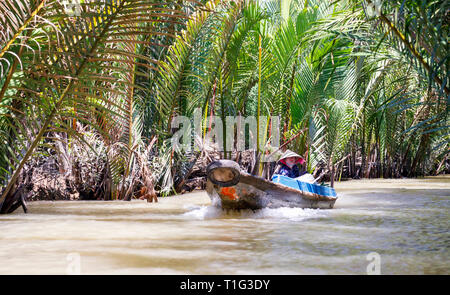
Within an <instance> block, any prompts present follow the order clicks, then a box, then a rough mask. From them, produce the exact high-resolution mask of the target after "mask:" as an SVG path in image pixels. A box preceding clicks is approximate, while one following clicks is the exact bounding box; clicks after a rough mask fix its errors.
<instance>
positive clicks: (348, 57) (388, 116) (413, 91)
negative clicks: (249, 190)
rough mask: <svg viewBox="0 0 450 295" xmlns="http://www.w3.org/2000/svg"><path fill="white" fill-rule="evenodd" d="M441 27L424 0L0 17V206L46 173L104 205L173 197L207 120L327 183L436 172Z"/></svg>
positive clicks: (49, 0)
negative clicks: (152, 194)
mask: <svg viewBox="0 0 450 295" xmlns="http://www.w3.org/2000/svg"><path fill="white" fill-rule="evenodd" d="M67 3H72V4H75V5H69V6H68V5H67ZM449 20H450V6H449V3H448V1H426V0H421V1H410V0H394V1H375V0H373V1H369V0H367V1H352V0H341V1H318V0H317V1H307V0H283V1H278V0H277V1H275V0H273V1H270V0H266V1H257V0H253V1H252V0H247V1H246V0H235V1H219V0H211V1H208V2H205V1H194V0H192V1H179V0H174V1H164V2H158V1H154V0H127V1H125V0H103V1H97V0H95V1H94V0H79V1H75V0H73V1H60V0H6V1H2V2H1V3H0V30H1V34H0V50H1V51H0V74H1V76H0V101H1V103H0V141H1V142H2V144H1V146H0V188H2V194H1V199H0V204H1V203H3V201H4V200H5V199H7V198H13V197H14V196H15V195H17V193H23V192H24V191H26V190H27V188H25V187H22V186H21V184H23V183H25V182H26V180H27V179H28V180H30V179H31V178H30V177H32V176H30V169H31V170H32V169H33V168H32V167H37V166H39V163H41V162H45V161H46V159H49V158H54V159H56V167H58V173H59V175H63V176H64V178H66V179H75V180H74V182H75V183H76V185H77V186H78V188H77V189H78V190H82V188H80V187H81V186H84V187H85V186H86V184H87V183H88V184H89V188H83V189H88V190H90V191H95V193H96V194H97V195H98V194H100V195H101V196H102V198H104V199H115V198H119V199H130V198H131V197H132V196H133V195H134V193H135V192H136V191H137V190H138V189H140V188H141V187H145V188H146V190H147V191H153V189H154V187H153V186H154V185H155V186H156V189H157V190H158V191H159V192H161V193H169V192H171V191H173V190H175V191H180V189H179V188H180V184H182V183H184V181H185V179H186V178H187V177H188V176H189V174H190V171H191V170H192V167H193V165H194V164H195V162H196V161H197V160H199V158H201V157H203V156H204V155H205V153H206V151H207V145H208V143H207V142H205V136H206V133H207V130H208V129H209V128H210V127H211V122H210V121H209V116H211V115H217V116H220V117H221V118H225V117H226V116H237V115H242V116H244V117H248V116H258V115H261V116H264V115H271V116H277V115H279V116H280V118H281V121H280V130H281V131H282V136H281V141H282V142H281V143H284V145H283V147H284V148H289V149H291V150H294V151H296V152H298V153H299V154H301V155H303V156H304V157H305V159H306V160H307V166H306V169H307V170H308V171H309V172H311V173H313V174H314V175H315V176H320V175H321V176H323V177H325V178H326V179H329V180H331V182H333V181H334V180H335V179H340V178H341V176H345V177H401V176H418V175H430V174H438V173H441V172H445V171H446V169H447V170H448V153H449V142H450V134H449V128H448V127H449V118H448V106H449V104H448V101H449V99H448V97H449V94H450V92H449V87H450V85H449V82H450V78H449V53H448V52H449V51H448V46H449V42H448V41H449V40H448V36H449V23H450V21H449ZM198 108H200V110H201V117H202V126H201V130H202V131H201V132H200V133H199V134H198V133H197V134H196V137H197V139H199V140H200V141H201V142H202V143H203V145H202V146H203V149H202V150H201V151H192V152H191V153H177V152H176V151H174V150H173V149H172V148H171V145H170V138H171V135H172V134H173V131H174V129H173V128H171V122H172V119H173V118H174V116H176V115H185V116H189V117H192V116H193V113H194V110H195V109H198ZM269 125H270V121H269V122H267V127H266V128H263V130H258V134H261V135H260V137H259V138H261V142H260V145H259V146H260V147H261V148H258V149H257V151H256V154H255V159H254V161H253V164H252V165H253V167H250V168H249V170H251V171H254V172H255V173H261V172H262V170H263V169H262V168H263V166H262V165H261V166H260V164H259V163H258V159H259V157H260V156H259V154H260V153H262V154H265V153H268V152H272V151H273V148H272V147H270V140H271V134H270V130H271V129H270V128H269ZM222 132H223V136H224V138H227V135H228V136H230V135H229V134H226V133H227V132H229V130H227V128H223V130H222ZM231 136H234V135H231ZM221 157H227V158H230V157H233V158H234V157H236V153H235V151H233V150H230V151H228V150H227V151H225V153H222V154H221ZM89 167H90V168H89ZM94 167H96V168H95V169H98V172H95V173H94V172H92V170H95V169H94ZM255 167H256V168H255ZM270 167H272V166H271V165H270V163H265V164H264V168H265V169H264V171H265V172H264V173H265V174H264V175H265V176H266V177H267V176H269V174H270ZM31 174H32V172H31Z"/></svg>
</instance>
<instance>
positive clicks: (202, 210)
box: [183, 206, 328, 221]
mask: <svg viewBox="0 0 450 295" xmlns="http://www.w3.org/2000/svg"><path fill="white" fill-rule="evenodd" d="M327 215H328V213H327V212H326V210H320V209H308V208H306V209H302V208H289V207H282V208H276V209H270V208H264V209H260V210H255V211H253V210H240V211H233V210H229V211H225V210H222V209H220V208H217V207H215V206H201V207H197V208H191V210H190V211H188V212H186V213H184V214H183V216H184V217H188V218H193V219H214V218H236V219H261V218H269V219H287V220H296V221H298V220H305V219H310V218H320V217H326V216H327Z"/></svg>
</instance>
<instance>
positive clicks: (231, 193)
mask: <svg viewBox="0 0 450 295" xmlns="http://www.w3.org/2000/svg"><path fill="white" fill-rule="evenodd" d="M220 193H221V194H222V195H224V196H227V197H228V198H229V199H230V200H237V199H239V196H238V195H237V194H236V189H235V188H234V187H223V188H222V189H221V190H220Z"/></svg>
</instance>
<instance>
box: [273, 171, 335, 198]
mask: <svg viewBox="0 0 450 295" xmlns="http://www.w3.org/2000/svg"><path fill="white" fill-rule="evenodd" d="M272 181H273V182H274V183H279V184H282V185H285V186H288V187H290V188H293V189H297V190H300V191H304V192H311V193H314V194H318V195H321V196H327V197H336V196H337V194H336V191H335V190H334V188H332V187H327V186H323V185H318V184H312V183H307V182H302V181H299V180H297V179H292V178H289V177H286V176H284V175H278V174H274V175H273V176H272Z"/></svg>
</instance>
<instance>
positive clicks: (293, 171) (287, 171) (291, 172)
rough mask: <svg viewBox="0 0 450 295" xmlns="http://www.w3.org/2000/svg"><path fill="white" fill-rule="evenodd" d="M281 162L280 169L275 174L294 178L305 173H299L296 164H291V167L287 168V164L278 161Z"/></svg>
mask: <svg viewBox="0 0 450 295" xmlns="http://www.w3.org/2000/svg"><path fill="white" fill-rule="evenodd" d="M280 164H281V168H280V170H278V172H277V174H278V175H284V176H287V177H290V178H296V177H299V176H302V175H303V174H305V173H306V172H303V173H301V172H300V169H298V166H297V165H294V166H292V168H289V167H288V166H287V165H285V164H283V163H280Z"/></svg>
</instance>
